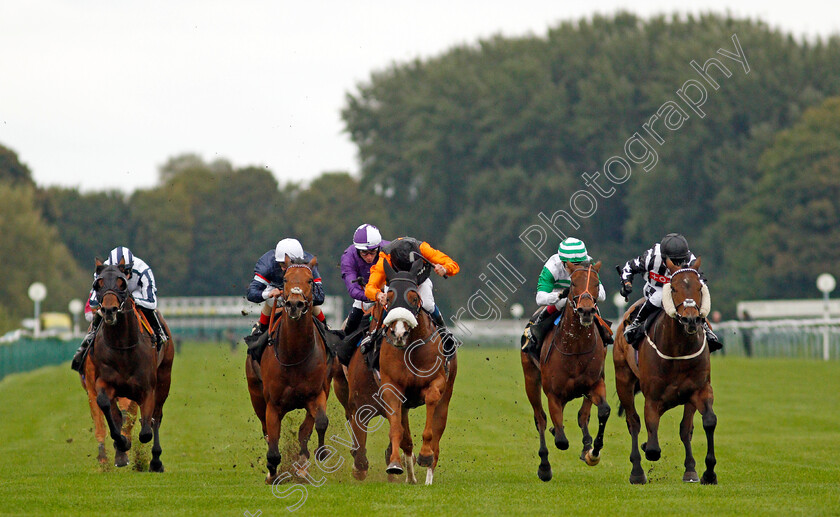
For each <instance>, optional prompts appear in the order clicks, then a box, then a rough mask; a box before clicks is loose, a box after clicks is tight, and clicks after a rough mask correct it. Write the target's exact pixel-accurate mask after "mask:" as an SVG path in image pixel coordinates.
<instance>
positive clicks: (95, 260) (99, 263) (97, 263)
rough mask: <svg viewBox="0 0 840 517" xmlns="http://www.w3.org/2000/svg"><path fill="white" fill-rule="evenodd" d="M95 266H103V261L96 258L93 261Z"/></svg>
mask: <svg viewBox="0 0 840 517" xmlns="http://www.w3.org/2000/svg"><path fill="white" fill-rule="evenodd" d="M93 264H94V267H99V266H101V265H102V259H100V258H99V257H96V258H94V259H93Z"/></svg>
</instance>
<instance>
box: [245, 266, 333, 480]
mask: <svg viewBox="0 0 840 517" xmlns="http://www.w3.org/2000/svg"><path fill="white" fill-rule="evenodd" d="M316 264H317V259H315V258H313V259H312V260H311V261H310V262H308V263H303V262H297V261H295V262H292V261H291V260H290V259H289V258H288V257H287V258H286V272H285V275H284V280H283V284H284V286H283V294H282V296H283V298H282V300H283V305H282V307H281V310H280V311H274V313H273V314H272V319H271V322H270V323H269V330H268V332H269V333H270V337H269V344H268V346H267V347H266V348H265V350H264V351H263V354H262V357H261V359H260V363H259V365H255V364H254V361H253V360H252V359H251V358H250V357H249V358H247V359H246V363H245V374H246V377H247V380H248V391H249V392H250V394H251V404H252V405H253V406H254V412H255V413H256V414H257V417H259V419H260V422H261V423H262V430H263V435H264V436H265V439H266V442H267V443H268V453H267V454H266V460H267V462H268V475H267V476H266V480H265V481H266V483H267V484H271V483H273V482H274V480H275V479H277V477H278V474H277V467H278V465H280V461H281V455H280V449H279V445H278V443H279V441H280V425H281V422H282V420H283V417H284V416H285V415H286V413H288V412H289V411H292V410H295V409H306V417H305V418H304V420H303V423H302V424H301V425H300V429H299V430H298V441H299V442H300V458H299V459H300V463H299V465H300V466H299V467H298V471H297V473H298V475H300V476H305V475H306V470H307V468H308V465H309V463H308V460H309V457H310V454H309V449H308V448H307V444H308V443H309V437H310V436H311V434H312V429H313V427H314V429H315V431H317V432H318V450H316V455H317V454H318V453H319V452H320V451H322V450H326V449H323V445H324V434H325V433H326V432H327V425H328V424H329V420H328V418H327V411H326V409H327V397H328V396H329V393H330V371H331V368H332V363H331V359H330V358H329V356H328V354H327V348H326V344H325V343H324V341H323V339H322V338H321V336H320V334H319V333H318V331H317V329H316V328H315V323H314V321H313V319H312V317H311V316H310V315H309V310H310V309H311V308H312V298H313V293H312V288H313V283H314V282H313V279H312V268H313V267H315V265H316ZM277 312H280V313H281V315H280V316H279V317H278V318H277V319H276V320H275V319H274V316H275V314H276V313H277ZM258 371H259V372H260V373H258Z"/></svg>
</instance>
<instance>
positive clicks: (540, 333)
mask: <svg viewBox="0 0 840 517" xmlns="http://www.w3.org/2000/svg"><path fill="white" fill-rule="evenodd" d="M591 262H592V257H590V256H589V253H587V251H586V244H584V243H583V241H581V240H580V239H575V238H574V237H568V238H566V239H565V240H563V242H561V243H560V246H559V247H558V248H557V253H556V254H554V255H552V256H551V257H549V259H548V260H547V261H546V263H545V265H544V266H543V268H542V271H541V272H540V277H539V279H538V280H537V295H536V301H537V305H542V306H545V308H544V309H543V310H542V311H541V312H540V313H539V315H537V317H536V319H535V320H534V321H532V322H531V323H530V325H529V326H528V328H526V329H525V336H526V338H527V339H526V340H525V343H524V344H523V347H522V349H523V350H524V351H526V352H529V353H533V354H537V353H538V352H537V351H538V350H539V346H540V344H542V340H543V338H544V337H545V333H546V332H547V331H548V330H549V329H550V328H551V327H552V326H553V323H554V320H555V316H556V315H557V313H558V312H560V311H561V310H562V309H563V308H564V307H565V306H566V302H568V294H569V291H568V290H569V287H570V286H571V279H570V275H569V272H568V271H567V270H566V263H570V264H579V265H581V266H584V265H587V264H589V263H591ZM606 297H607V294H606V292H605V291H604V286H603V284H600V282H599V285H598V301H603V300H605V299H606ZM550 316H551V317H550ZM599 330H601V329H600V325H599ZM601 335H602V337H604V338H605V339H604V344H609V343H611V342H612V341H611V340H610V339H609V334H608V333H607V334H605V333H604V332H601ZM608 340H609V343H608Z"/></svg>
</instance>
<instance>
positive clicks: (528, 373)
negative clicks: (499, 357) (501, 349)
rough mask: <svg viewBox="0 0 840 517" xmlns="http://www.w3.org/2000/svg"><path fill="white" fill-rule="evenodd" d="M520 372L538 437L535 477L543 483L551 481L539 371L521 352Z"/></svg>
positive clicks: (526, 355)
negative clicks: (532, 410)
mask: <svg viewBox="0 0 840 517" xmlns="http://www.w3.org/2000/svg"><path fill="white" fill-rule="evenodd" d="M520 355H521V359H522V372H523V373H524V375H525V394H526V395H527V396H528V402H530V403H531V407H532V408H533V409H534V425H535V426H536V427H537V434H538V435H539V437H540V450H539V455H540V466H539V468H538V469H537V476H538V477H539V478H540V479H541V480H543V481H551V464H550V463H549V462H548V447H547V446H546V444H545V428H546V424H547V419H546V416H545V411H544V410H543V407H542V390H541V388H540V383H541V378H540V369H539V368H537V366H536V365H535V364H534V363H533V362H532V361H531V359H530V358H529V357H528V354H526V353H524V352H521V353H520Z"/></svg>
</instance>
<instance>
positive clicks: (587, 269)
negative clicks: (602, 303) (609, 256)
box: [566, 261, 601, 327]
mask: <svg viewBox="0 0 840 517" xmlns="http://www.w3.org/2000/svg"><path fill="white" fill-rule="evenodd" d="M600 269H601V262H600V261H599V262H597V263H596V264H592V263H585V265H583V264H571V263H569V262H567V263H566V271H568V272H569V277H570V281H571V286H569V301H568V302H567V303H568V304H570V305H571V307H572V309H573V310H574V311H575V314H577V316H578V318H580V324H581V325H583V326H584V327H588V326H589V325H592V322H593V321H595V311H597V310H598V289H599V288H598V286H599V285H600V281H599V279H598V271H599V270H600Z"/></svg>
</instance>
